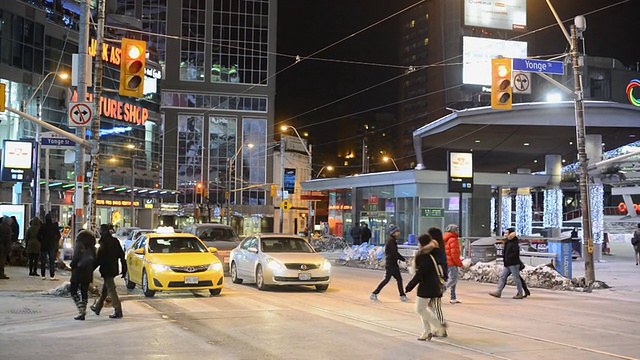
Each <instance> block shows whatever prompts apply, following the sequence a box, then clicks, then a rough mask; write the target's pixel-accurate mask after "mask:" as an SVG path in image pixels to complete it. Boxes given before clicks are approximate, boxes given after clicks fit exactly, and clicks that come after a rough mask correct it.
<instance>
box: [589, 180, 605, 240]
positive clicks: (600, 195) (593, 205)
mask: <svg viewBox="0 0 640 360" xmlns="http://www.w3.org/2000/svg"><path fill="white" fill-rule="evenodd" d="M589 207H590V210H591V234H592V236H593V242H594V243H595V244H601V243H602V242H603V241H604V186H603V185H602V184H589Z"/></svg>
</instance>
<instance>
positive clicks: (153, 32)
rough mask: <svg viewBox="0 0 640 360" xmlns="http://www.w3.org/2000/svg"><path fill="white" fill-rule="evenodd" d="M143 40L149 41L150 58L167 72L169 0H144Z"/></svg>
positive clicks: (163, 71)
mask: <svg viewBox="0 0 640 360" xmlns="http://www.w3.org/2000/svg"><path fill="white" fill-rule="evenodd" d="M142 31H144V34H143V35H142V40H146V41H147V50H148V51H149V59H151V60H154V61H157V62H158V63H159V64H160V66H161V67H162V74H164V73H165V67H166V66H165V64H166V48H167V41H166V37H165V35H166V34H167V0H146V1H143V2H142Z"/></svg>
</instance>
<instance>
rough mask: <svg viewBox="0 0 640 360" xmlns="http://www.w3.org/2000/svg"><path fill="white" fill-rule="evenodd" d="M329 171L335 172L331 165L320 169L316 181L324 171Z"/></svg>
mask: <svg viewBox="0 0 640 360" xmlns="http://www.w3.org/2000/svg"><path fill="white" fill-rule="evenodd" d="M324 169H327V171H333V166H331V165H325V166H323V167H321V168H320V171H318V175H316V179H317V178H319V177H320V174H322V170H324Z"/></svg>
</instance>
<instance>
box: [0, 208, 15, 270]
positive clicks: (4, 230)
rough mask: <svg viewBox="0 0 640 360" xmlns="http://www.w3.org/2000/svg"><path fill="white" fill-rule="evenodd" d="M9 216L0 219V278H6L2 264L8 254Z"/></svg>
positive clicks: (10, 236)
mask: <svg viewBox="0 0 640 360" xmlns="http://www.w3.org/2000/svg"><path fill="white" fill-rule="evenodd" d="M11 238H12V231H11V218H9V217H7V216H4V217H2V221H0V279H8V278H9V277H8V276H7V275H6V274H5V273H4V264H5V263H6V262H7V254H9V244H10V243H11Z"/></svg>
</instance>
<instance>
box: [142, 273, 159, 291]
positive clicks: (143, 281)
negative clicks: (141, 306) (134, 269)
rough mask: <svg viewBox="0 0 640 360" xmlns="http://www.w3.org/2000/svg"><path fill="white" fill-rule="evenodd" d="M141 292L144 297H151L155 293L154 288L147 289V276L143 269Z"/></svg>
mask: <svg viewBox="0 0 640 360" xmlns="http://www.w3.org/2000/svg"><path fill="white" fill-rule="evenodd" d="M142 292H143V293H144V296H146V297H153V295H155V294H156V292H155V290H149V277H148V276H147V272H146V271H145V270H142Z"/></svg>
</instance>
